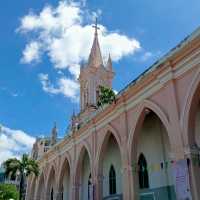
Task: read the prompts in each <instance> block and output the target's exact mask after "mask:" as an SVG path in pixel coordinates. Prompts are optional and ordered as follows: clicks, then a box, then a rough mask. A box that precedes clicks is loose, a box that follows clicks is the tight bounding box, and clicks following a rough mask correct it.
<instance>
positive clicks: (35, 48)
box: [21, 41, 41, 63]
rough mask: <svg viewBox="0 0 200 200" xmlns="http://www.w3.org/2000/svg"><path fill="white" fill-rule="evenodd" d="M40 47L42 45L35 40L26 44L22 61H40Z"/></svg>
mask: <svg viewBox="0 0 200 200" xmlns="http://www.w3.org/2000/svg"><path fill="white" fill-rule="evenodd" d="M40 49H41V45H40V44H39V43H38V42H36V41H34V42H30V43H28V44H27V45H26V48H25V49H24V51H23V57H22V59H21V62H22V63H31V62H33V61H35V62H38V61H39V60H40Z"/></svg>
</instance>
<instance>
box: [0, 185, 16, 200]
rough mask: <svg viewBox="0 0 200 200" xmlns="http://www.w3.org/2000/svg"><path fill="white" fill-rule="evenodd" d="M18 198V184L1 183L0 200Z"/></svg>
mask: <svg viewBox="0 0 200 200" xmlns="http://www.w3.org/2000/svg"><path fill="white" fill-rule="evenodd" d="M10 199H14V200H18V199H19V192H18V191H17V188H16V186H14V185H11V184H0V200H10Z"/></svg>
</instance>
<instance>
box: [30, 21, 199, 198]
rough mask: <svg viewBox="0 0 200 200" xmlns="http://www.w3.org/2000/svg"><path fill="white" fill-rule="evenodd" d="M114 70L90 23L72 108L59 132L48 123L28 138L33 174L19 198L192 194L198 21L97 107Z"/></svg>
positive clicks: (196, 127) (195, 175)
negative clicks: (43, 132)
mask: <svg viewBox="0 0 200 200" xmlns="http://www.w3.org/2000/svg"><path fill="white" fill-rule="evenodd" d="M169 39H170V38H169ZM114 76H115V73H114V69H113V65H112V58H111V56H110V55H108V60H107V63H106V64H105V63H104V62H103V59H102V55H101V49H100V43H99V40H98V28H97V24H96V26H95V33H94V40H93V45H92V48H91V52H90V55H89V58H88V62H87V64H86V65H83V66H82V67H81V69H80V76H79V82H80V113H79V114H78V115H73V117H72V122H71V129H70V131H69V133H68V134H67V136H66V137H65V138H64V139H62V140H58V139H57V128H56V125H55V126H54V128H53V130H52V137H51V138H50V139H49V138H46V139H45V138H44V139H38V140H37V141H36V143H35V144H34V147H33V151H32V157H33V158H34V159H36V160H37V162H38V164H39V167H40V175H39V176H38V177H35V176H33V175H32V176H30V177H29V179H28V181H27V192H26V193H27V195H26V200H122V199H123V200H192V199H193V200H199V199H200V187H199V185H200V157H199V155H200V28H199V29H197V30H196V31H195V32H194V33H192V34H191V35H190V36H188V37H187V38H185V39H184V40H183V41H182V42H181V43H180V44H178V45H177V46H176V47H175V48H173V49H172V50H171V51H170V52H169V53H167V54H166V55H165V56H164V57H162V58H161V59H159V60H158V61H157V62H156V63H154V64H153V65H152V66H151V67H150V68H149V69H147V70H146V71H145V72H144V73H143V74H141V75H140V76H139V77H138V78H137V79H135V80H133V81H132V82H131V83H130V84H129V85H127V86H126V87H125V88H124V89H123V90H122V91H120V92H119V93H118V94H117V95H116V101H114V102H113V103H111V104H107V105H104V106H102V107H98V106H97V102H98V98H99V95H100V86H104V87H108V88H112V80H113V78H114Z"/></svg>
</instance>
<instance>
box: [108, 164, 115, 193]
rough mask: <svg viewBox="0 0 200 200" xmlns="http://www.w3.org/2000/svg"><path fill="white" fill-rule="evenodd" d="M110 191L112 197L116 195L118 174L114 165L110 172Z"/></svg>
mask: <svg viewBox="0 0 200 200" xmlns="http://www.w3.org/2000/svg"><path fill="white" fill-rule="evenodd" d="M109 191H110V195H112V194H116V172H115V168H114V167H113V165H111V167H110V172H109Z"/></svg>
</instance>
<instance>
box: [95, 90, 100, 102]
mask: <svg viewBox="0 0 200 200" xmlns="http://www.w3.org/2000/svg"><path fill="white" fill-rule="evenodd" d="M99 96H100V92H99V90H97V91H96V103H97V102H98V101H99Z"/></svg>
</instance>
